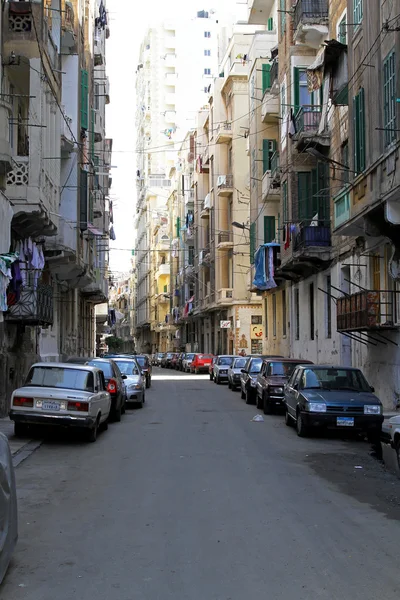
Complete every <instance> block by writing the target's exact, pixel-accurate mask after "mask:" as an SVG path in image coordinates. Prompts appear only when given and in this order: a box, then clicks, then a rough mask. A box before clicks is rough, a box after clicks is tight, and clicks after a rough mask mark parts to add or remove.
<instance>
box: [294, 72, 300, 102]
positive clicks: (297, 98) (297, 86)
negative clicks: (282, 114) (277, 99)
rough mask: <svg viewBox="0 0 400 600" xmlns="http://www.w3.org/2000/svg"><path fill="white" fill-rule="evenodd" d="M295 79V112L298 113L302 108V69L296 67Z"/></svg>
mask: <svg viewBox="0 0 400 600" xmlns="http://www.w3.org/2000/svg"><path fill="white" fill-rule="evenodd" d="M293 78H294V110H295V112H297V111H298V109H299V107H300V69H299V68H298V67H294V70H293Z"/></svg>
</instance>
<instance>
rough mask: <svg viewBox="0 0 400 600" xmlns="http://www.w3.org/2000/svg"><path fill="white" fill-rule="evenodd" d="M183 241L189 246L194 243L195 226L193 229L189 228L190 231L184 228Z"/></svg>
mask: <svg viewBox="0 0 400 600" xmlns="http://www.w3.org/2000/svg"><path fill="white" fill-rule="evenodd" d="M181 231H182V239H183V241H184V242H185V243H186V244H187V243H189V242H192V241H193V239H194V229H193V225H192V226H191V227H189V229H186V226H185V228H182V230H181Z"/></svg>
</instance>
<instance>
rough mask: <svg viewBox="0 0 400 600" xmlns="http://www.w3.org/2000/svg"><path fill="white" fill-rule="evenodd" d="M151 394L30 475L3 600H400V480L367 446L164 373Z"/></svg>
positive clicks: (56, 448) (21, 488)
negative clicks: (310, 433) (307, 434)
mask: <svg viewBox="0 0 400 600" xmlns="http://www.w3.org/2000/svg"><path fill="white" fill-rule="evenodd" d="M147 392H148V393H147V398H146V405H145V407H144V409H143V410H140V411H138V410H137V411H131V410H130V411H128V412H127V414H126V415H125V417H124V418H123V420H122V422H121V423H115V424H112V425H111V426H110V428H109V430H108V431H107V432H105V433H102V434H101V435H100V437H99V439H98V441H97V442H96V443H95V444H86V443H82V442H81V441H79V440H77V439H75V440H71V439H69V438H66V439H62V440H61V441H52V440H46V441H45V442H44V443H43V444H42V446H41V447H40V448H39V449H37V450H36V451H35V452H34V453H33V454H32V455H31V456H30V457H29V458H28V459H27V460H25V461H24V462H23V463H22V464H21V465H20V466H19V467H18V468H17V470H16V474H17V485H18V492H19V515H20V517H19V518H20V538H19V542H18V545H17V549H16V552H15V556H14V560H13V563H12V566H11V569H10V571H9V574H8V576H7V577H6V579H5V582H4V585H3V586H2V588H0V598H1V599H2V600H3V599H4V600H38V599H39V598H40V600H55V599H56V600H71V598H79V600H93V599H94V598H96V599H97V600H142V599H143V600H145V599H146V600H167V599H174V600H244V599H248V600H259V599H261V598H270V599H273V600H278V599H282V600H288V599H289V598H293V600H311V599H312V600H317V599H326V600H335V599H340V600H343V599H345V600H347V599H351V600H375V599H376V598H380V597H381V598H385V600H392V599H393V600H394V599H396V600H397V598H398V587H399V586H398V583H399V566H398V547H399V539H400V536H399V534H400V526H399V519H400V487H399V481H398V479H396V478H395V477H393V476H391V475H389V474H387V473H385V471H384V469H383V467H382V466H381V464H380V463H379V461H377V460H376V459H375V458H373V457H372V456H371V455H370V447H369V446H368V445H367V444H366V443H364V442H361V441H357V440H347V441H346V440H341V439H338V438H337V437H336V438H335V437H331V438H330V439H327V438H313V439H305V440H304V439H299V438H298V437H297V436H296V433H295V430H294V429H292V428H287V427H286V426H285V424H284V420H283V418H282V416H278V415H276V416H272V417H265V422H263V423H255V422H251V419H252V417H253V416H254V415H255V414H257V412H259V411H257V410H256V408H255V407H254V406H247V405H246V404H245V403H244V401H243V400H241V399H240V393H239V392H237V393H233V392H231V391H230V390H228V388H227V386H217V385H215V384H213V383H211V382H210V381H209V380H208V377H206V376H190V375H186V374H181V373H176V372H175V371H169V370H161V369H155V372H154V377H153V385H152V388H151V389H149V390H147ZM355 467H362V468H355Z"/></svg>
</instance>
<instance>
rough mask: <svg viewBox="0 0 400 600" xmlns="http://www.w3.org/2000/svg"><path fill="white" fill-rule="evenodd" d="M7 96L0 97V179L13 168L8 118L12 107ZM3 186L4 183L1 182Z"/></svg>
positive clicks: (10, 99)
mask: <svg viewBox="0 0 400 600" xmlns="http://www.w3.org/2000/svg"><path fill="white" fill-rule="evenodd" d="M9 101H11V102H12V101H13V99H12V98H10V97H9V96H4V95H0V177H4V176H5V175H6V174H7V173H8V172H9V171H11V170H12V168H13V160H12V152H11V147H10V142H9V139H10V132H9V128H10V118H11V115H12V107H11V104H10V102H9ZM3 186H4V182H3Z"/></svg>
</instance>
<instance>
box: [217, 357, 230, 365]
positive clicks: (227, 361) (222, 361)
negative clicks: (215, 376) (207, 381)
mask: <svg viewBox="0 0 400 600" xmlns="http://www.w3.org/2000/svg"><path fill="white" fill-rule="evenodd" d="M232 362H233V356H220V357H219V358H218V360H217V365H225V366H228V367H229V366H230V365H231V364H232Z"/></svg>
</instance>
